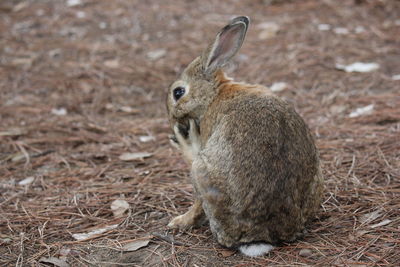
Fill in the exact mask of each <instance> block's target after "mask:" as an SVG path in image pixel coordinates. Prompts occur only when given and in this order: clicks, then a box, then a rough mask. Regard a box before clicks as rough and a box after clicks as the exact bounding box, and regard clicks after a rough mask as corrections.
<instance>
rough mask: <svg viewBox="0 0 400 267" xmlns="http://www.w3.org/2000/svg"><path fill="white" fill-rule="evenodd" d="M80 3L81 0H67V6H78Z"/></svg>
mask: <svg viewBox="0 0 400 267" xmlns="http://www.w3.org/2000/svg"><path fill="white" fill-rule="evenodd" d="M81 4H82V1H81V0H67V5H68V6H79V5H81Z"/></svg>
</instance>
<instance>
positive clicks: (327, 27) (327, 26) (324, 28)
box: [318, 24, 331, 31]
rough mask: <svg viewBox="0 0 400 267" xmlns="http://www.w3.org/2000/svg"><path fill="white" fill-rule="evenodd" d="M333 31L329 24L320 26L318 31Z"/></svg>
mask: <svg viewBox="0 0 400 267" xmlns="http://www.w3.org/2000/svg"><path fill="white" fill-rule="evenodd" d="M330 29H331V25H329V24H318V30H320V31H329V30H330Z"/></svg>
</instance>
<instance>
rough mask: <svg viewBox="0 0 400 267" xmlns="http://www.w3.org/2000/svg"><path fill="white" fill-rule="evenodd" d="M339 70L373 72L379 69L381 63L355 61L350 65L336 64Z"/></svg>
mask: <svg viewBox="0 0 400 267" xmlns="http://www.w3.org/2000/svg"><path fill="white" fill-rule="evenodd" d="M336 68H337V69H338V70H344V71H345V72H371V71H374V70H377V69H379V64H377V63H373V62H371V63H363V62H355V63H353V64H350V65H342V64H336Z"/></svg>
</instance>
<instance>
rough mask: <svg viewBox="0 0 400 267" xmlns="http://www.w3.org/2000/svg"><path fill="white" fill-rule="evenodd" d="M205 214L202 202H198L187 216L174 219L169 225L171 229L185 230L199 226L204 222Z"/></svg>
mask: <svg viewBox="0 0 400 267" xmlns="http://www.w3.org/2000/svg"><path fill="white" fill-rule="evenodd" d="M204 219H205V214H204V211H203V207H202V206H201V201H200V200H196V201H195V202H194V204H193V206H192V207H191V208H190V209H189V211H187V212H186V213H185V214H182V215H179V216H177V217H175V218H173V219H172V220H171V221H170V223H169V224H168V227H169V228H172V229H175V228H179V229H185V228H190V227H192V226H199V225H201V224H202V223H203V222H204Z"/></svg>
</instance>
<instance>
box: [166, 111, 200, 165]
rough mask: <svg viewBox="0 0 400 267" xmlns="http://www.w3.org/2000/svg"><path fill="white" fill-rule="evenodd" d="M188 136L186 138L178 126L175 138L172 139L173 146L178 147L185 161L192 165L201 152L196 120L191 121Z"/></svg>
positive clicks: (175, 128) (176, 126) (175, 129)
mask: <svg viewBox="0 0 400 267" xmlns="http://www.w3.org/2000/svg"><path fill="white" fill-rule="evenodd" d="M189 125H190V128H189V131H188V136H187V138H185V137H184V136H183V134H182V132H181V131H180V129H179V126H178V125H175V126H174V134H175V135H174V136H173V137H171V138H170V141H171V144H172V145H173V146H175V147H178V148H179V149H180V150H181V151H182V153H183V156H184V157H185V159H186V160H187V161H188V162H189V163H191V162H193V159H194V157H195V156H197V154H198V153H199V151H200V134H199V132H198V129H197V126H196V123H195V122H194V120H192V119H191V120H190V121H189Z"/></svg>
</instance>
